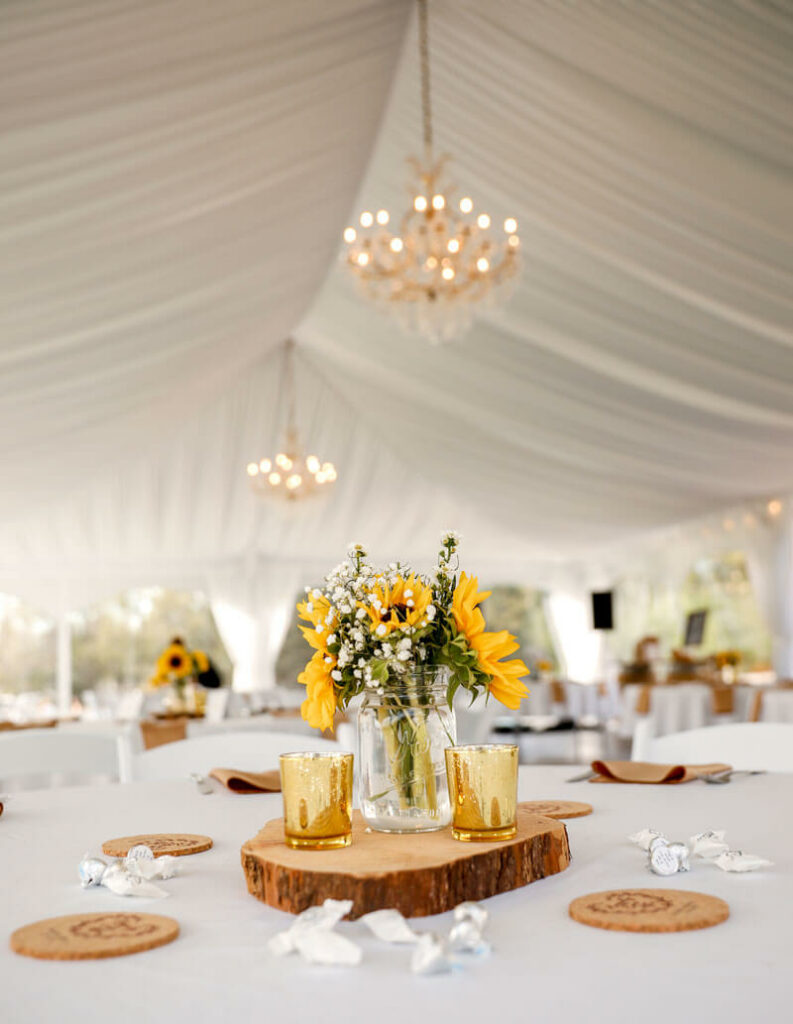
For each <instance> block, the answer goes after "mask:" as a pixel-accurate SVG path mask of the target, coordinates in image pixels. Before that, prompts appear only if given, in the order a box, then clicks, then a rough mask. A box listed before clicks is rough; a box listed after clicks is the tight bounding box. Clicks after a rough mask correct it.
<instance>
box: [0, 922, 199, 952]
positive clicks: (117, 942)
mask: <svg viewBox="0 0 793 1024" xmlns="http://www.w3.org/2000/svg"><path fill="white" fill-rule="evenodd" d="M178 934H179V923H178V922H177V921H174V920H173V918H171V917H161V916H160V915H159V914H69V915H67V916H66V917H49V918H47V919H46V920H44V921H36V923H35V924H28V925H25V927H24V928H18V929H17V930H16V931H15V932H14V933H13V935H12V936H11V949H13V951H14V952H15V953H20V954H21V955H22V956H33V957H37V958H38V959H40V960H103V959H105V958H106V957H111V956H126V955H127V954H128V953H142V952H143V951H144V950H147V949H154V948H156V947H157V946H164V945H165V944H166V943H168V942H173V940H174V939H175V938H176V937H177V935H178Z"/></svg>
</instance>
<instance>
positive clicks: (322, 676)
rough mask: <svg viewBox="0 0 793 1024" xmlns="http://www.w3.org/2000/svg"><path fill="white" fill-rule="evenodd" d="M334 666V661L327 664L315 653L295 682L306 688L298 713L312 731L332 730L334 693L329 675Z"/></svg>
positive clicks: (318, 653) (319, 652)
mask: <svg viewBox="0 0 793 1024" xmlns="http://www.w3.org/2000/svg"><path fill="white" fill-rule="evenodd" d="M334 665H335V661H334V662H333V663H331V664H328V662H326V661H325V655H324V654H322V652H321V651H317V653H316V654H315V655H314V656H313V658H312V659H311V661H310V662H309V663H308V664H307V665H306V667H305V669H304V670H303V671H302V672H301V673H300V675H299V676H298V677H297V681H298V682H299V683H303V684H304V685H305V687H306V699H305V700H304V701H303V703H302V704H301V705H300V713H301V715H302V716H303V718H304V719H305V721H306V722H308V724H309V725H310V726H311V727H312V729H322V730H323V731H324V730H325V729H331V730H332V729H333V716H334V714H335V713H336V691H335V689H334V687H333V679H332V678H331V675H330V673H331V672H332V671H333V668H334Z"/></svg>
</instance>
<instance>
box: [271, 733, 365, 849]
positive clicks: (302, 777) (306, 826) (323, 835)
mask: <svg viewBox="0 0 793 1024" xmlns="http://www.w3.org/2000/svg"><path fill="white" fill-rule="evenodd" d="M352 758H353V755H352V754H315V753H294V754H281V758H280V761H281V793H282V795H283V798H284V839H285V841H286V845H287V846H292V847H294V848H295V849H298V850H328V849H334V848H337V847H340V846H349V845H350V842H351V841H352Z"/></svg>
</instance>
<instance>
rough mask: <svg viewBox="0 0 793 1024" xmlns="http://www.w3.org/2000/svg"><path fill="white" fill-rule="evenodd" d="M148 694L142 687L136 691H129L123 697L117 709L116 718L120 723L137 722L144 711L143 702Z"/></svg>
mask: <svg viewBox="0 0 793 1024" xmlns="http://www.w3.org/2000/svg"><path fill="white" fill-rule="evenodd" d="M145 696H146V694H145V693H144V692H143V690H142V689H141V688H140V687H137V688H136V689H134V690H127V692H126V693H125V694H123V695H122V697H121V700H120V701H119V702H118V707H117V708H116V718H118V720H119V721H120V722H137V721H138V720H139V719H140V715H141V712H142V711H143V700H144V698H145Z"/></svg>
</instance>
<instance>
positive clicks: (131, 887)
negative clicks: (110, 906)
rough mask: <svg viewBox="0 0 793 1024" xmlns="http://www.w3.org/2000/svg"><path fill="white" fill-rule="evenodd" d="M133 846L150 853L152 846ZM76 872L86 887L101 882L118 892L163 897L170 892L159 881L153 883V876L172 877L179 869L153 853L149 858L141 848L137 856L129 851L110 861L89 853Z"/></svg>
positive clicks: (169, 858)
mask: <svg viewBox="0 0 793 1024" xmlns="http://www.w3.org/2000/svg"><path fill="white" fill-rule="evenodd" d="M133 849H137V850H138V851H141V850H142V849H146V850H147V851H148V852H149V854H151V850H149V847H145V848H144V847H137V848H135V847H133ZM131 852H132V851H130V853H131ZM175 860H176V858H175V857H161V858H160V861H175ZM77 873H78V875H79V878H80V885H81V886H82V887H83V889H88V888H90V887H91V886H95V885H102V886H104V887H105V888H106V889H109V890H110V891H111V892H112V893H115V894H116V896H141V897H144V898H147V899H162V898H163V897H164V896H167V895H168V893H167V892H166V891H165V890H164V889H161V888H160V887H159V886H158V885H153V884H152V881H151V880H152V879H153V878H172V877H173V875H174V874H175V873H176V867H175V865H173V864H171V863H165V864H160V863H159V862H158V861H156V860H154V857H153V854H152V856H151V859H149V858H147V857H146V855H145V854H143V853H140V852H139V853H138V854H137V856H134V857H130V854H129V853H128V854H127V856H126V858H125V859H124V860H123V861H121V860H114V861H112V862H111V863H108V862H107V861H106V860H103V859H102V858H101V857H91V856H90V855H89V854H86V855H85V856H84V857H83V859H82V860H81V861H80V863H79V865H78V866H77Z"/></svg>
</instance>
